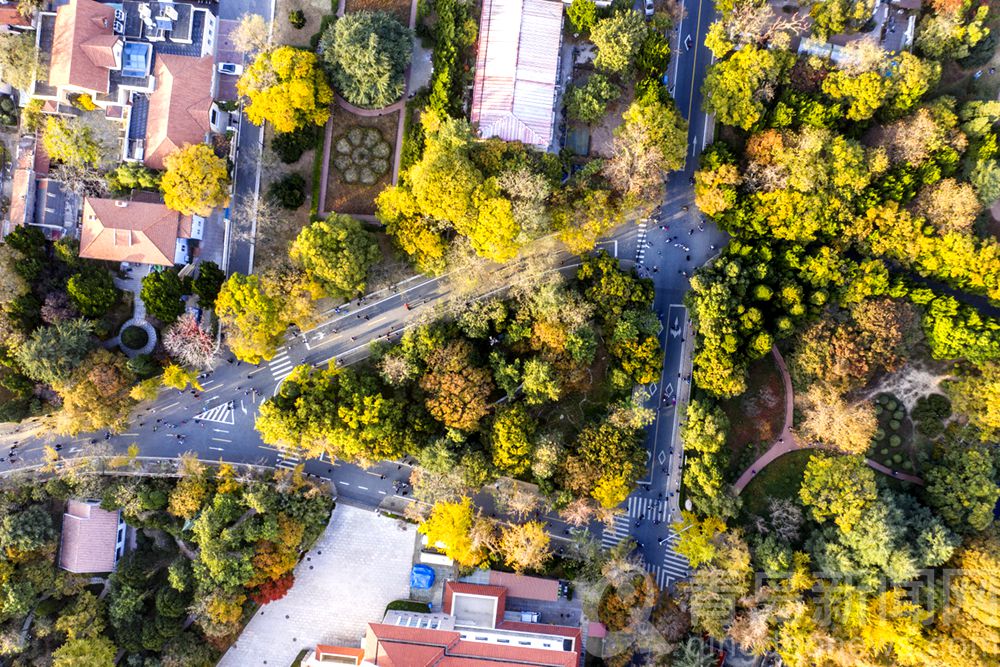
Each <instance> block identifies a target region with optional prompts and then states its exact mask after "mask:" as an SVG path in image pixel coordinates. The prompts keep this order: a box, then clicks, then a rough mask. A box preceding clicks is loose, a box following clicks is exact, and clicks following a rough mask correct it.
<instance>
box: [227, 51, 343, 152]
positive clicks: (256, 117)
mask: <svg viewBox="0 0 1000 667" xmlns="http://www.w3.org/2000/svg"><path fill="white" fill-rule="evenodd" d="M236 89H237V91H238V92H239V94H240V95H245V96H246V97H248V98H249V99H250V104H249V105H248V106H247V107H246V113H247V116H248V117H249V118H250V120H251V121H253V122H254V123H256V124H258V125H259V124H261V123H264V122H268V123H271V124H272V125H274V129H275V130H277V131H278V132H293V131H295V130H297V129H298V128H300V127H304V126H306V125H309V124H312V125H323V124H324V123H326V120H327V118H329V117H330V103H331V102H333V91H332V90H331V89H330V84H328V83H327V82H326V75H325V74H324V73H323V70H322V69H321V68H320V67H319V64H318V59H317V57H316V54H314V53H312V52H310V51H304V50H302V49H296V48H295V47H292V46H279V47H277V48H274V49H271V50H269V51H264V52H262V53H259V54H257V56H256V57H255V58H254V61H253V62H252V63H251V64H250V66H249V67H247V68H246V69H245V70H244V71H243V75H242V76H240V79H239V81H238V82H237V84H236Z"/></svg>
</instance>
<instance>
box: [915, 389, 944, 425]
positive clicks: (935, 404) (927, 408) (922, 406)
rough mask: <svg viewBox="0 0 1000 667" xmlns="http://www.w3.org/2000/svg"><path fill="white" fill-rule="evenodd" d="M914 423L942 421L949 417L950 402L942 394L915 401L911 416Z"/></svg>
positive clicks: (923, 397)
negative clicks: (927, 420)
mask: <svg viewBox="0 0 1000 667" xmlns="http://www.w3.org/2000/svg"><path fill="white" fill-rule="evenodd" d="M911 416H912V417H913V419H914V420H915V421H924V420H926V419H937V420H944V419H947V418H948V417H950V416H951V401H949V400H948V397H947V396H943V395H942V394H930V395H928V396H921V397H920V398H918V399H917V404H916V405H914V406H913V414H912V415H911Z"/></svg>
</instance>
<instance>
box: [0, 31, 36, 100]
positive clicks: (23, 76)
mask: <svg viewBox="0 0 1000 667" xmlns="http://www.w3.org/2000/svg"><path fill="white" fill-rule="evenodd" d="M37 67H38V54H37V52H36V49H35V36H34V34H33V33H31V32H24V33H18V32H15V33H5V34H3V35H0V72H3V81H4V83H9V84H10V85H12V86H13V87H15V88H17V89H18V90H30V89H31V84H32V83H34V82H35V70H36V69H37Z"/></svg>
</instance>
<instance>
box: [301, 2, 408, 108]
mask: <svg viewBox="0 0 1000 667" xmlns="http://www.w3.org/2000/svg"><path fill="white" fill-rule="evenodd" d="M319 49H320V53H321V54H322V57H323V61H324V63H325V64H326V66H327V67H328V68H329V70H330V75H331V80H332V81H333V85H334V87H335V88H336V89H337V92H339V93H340V94H341V95H343V97H344V99H346V100H347V101H348V102H350V103H351V104H355V105H358V106H361V107H366V108H371V109H379V108H382V107H386V106H389V105H390V104H392V103H393V102H395V101H396V100H398V99H399V98H400V97H402V96H403V92H404V89H405V86H406V82H405V80H404V73H405V72H406V67H407V65H409V64H410V55H411V53H412V51H413V37H412V35H411V34H410V31H409V29H408V28H406V27H405V26H404V25H403V24H402V23H400V22H399V20H398V19H397V18H396V17H395V16H393V15H392V14H389V13H387V12H370V11H360V12H349V13H348V14H346V15H344V16H343V17H341V18H340V19H339V20H338V21H335V22H334V23H333V24H332V25H331V26H330V27H329V28H327V29H326V32H324V33H323V36H322V37H321V38H320V42H319Z"/></svg>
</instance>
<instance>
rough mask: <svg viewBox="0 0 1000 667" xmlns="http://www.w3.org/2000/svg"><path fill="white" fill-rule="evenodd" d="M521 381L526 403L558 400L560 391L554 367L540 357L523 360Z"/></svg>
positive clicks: (536, 403) (533, 403)
mask: <svg viewBox="0 0 1000 667" xmlns="http://www.w3.org/2000/svg"><path fill="white" fill-rule="evenodd" d="M521 382H522V385H521V386H522V389H523V390H524V398H525V401H526V402H527V403H528V405H541V404H542V403H546V402H548V401H558V400H559V396H560V394H561V393H562V389H561V387H560V383H559V376H558V374H557V372H556V369H555V368H554V367H553V366H552V364H550V363H549V362H547V361H543V360H541V359H528V360H527V361H525V362H524V370H523V371H522V372H521Z"/></svg>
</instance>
